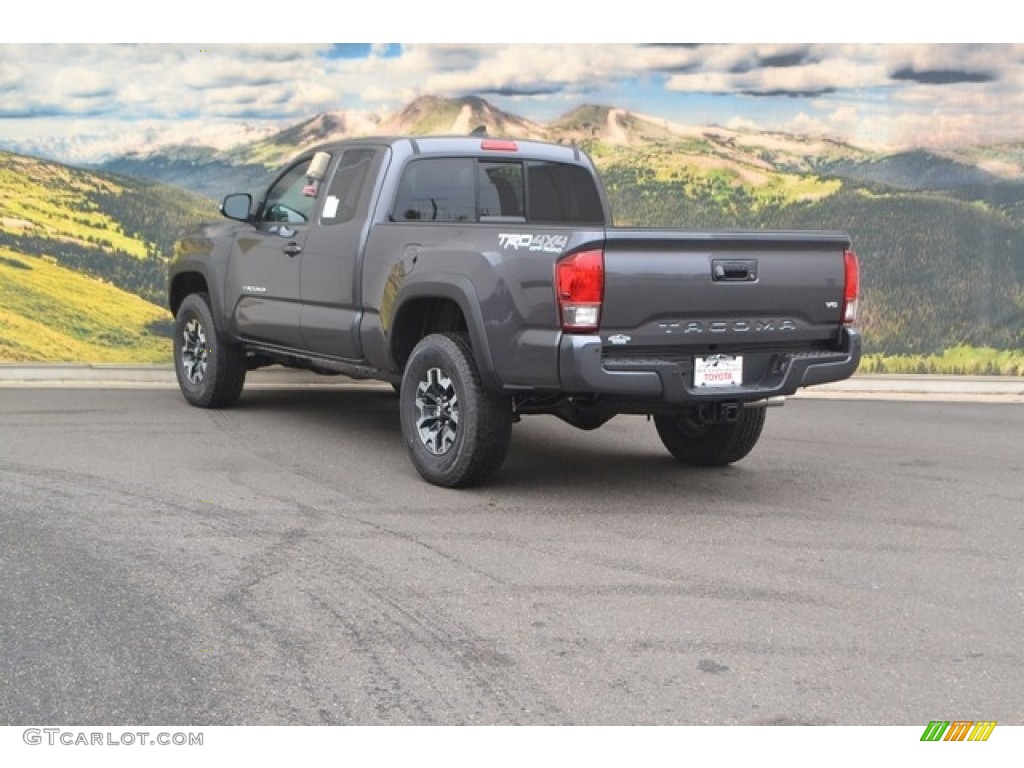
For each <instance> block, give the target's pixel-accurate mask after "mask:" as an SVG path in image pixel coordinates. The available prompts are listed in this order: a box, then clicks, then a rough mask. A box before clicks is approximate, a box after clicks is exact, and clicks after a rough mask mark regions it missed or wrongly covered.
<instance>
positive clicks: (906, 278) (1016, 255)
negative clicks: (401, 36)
mask: <svg viewBox="0 0 1024 768" xmlns="http://www.w3.org/2000/svg"><path fill="white" fill-rule="evenodd" d="M478 126H484V127H485V128H486V129H487V132H488V134H490V135H500V136H509V137H513V138H539V139H545V140H549V141H555V142H563V143H576V144H578V145H579V146H581V147H582V148H584V149H586V150H587V151H588V152H589V153H590V154H591V156H592V157H593V158H594V160H595V163H596V164H597V165H598V167H599V169H600V171H601V175H602V178H603V180H604V183H605V186H606V189H607V192H608V197H609V200H610V203H611V207H612V212H613V216H614V221H615V224H616V225H620V226H667V227H682V228H731V227H741V228H761V227H765V228H799V229H821V228H835V229H845V230H847V231H849V232H850V234H851V235H852V237H853V240H854V245H855V248H856V250H857V251H858V253H859V255H860V257H861V261H862V265H863V290H864V298H863V303H862V306H863V308H864V309H863V327H864V330H865V332H866V344H867V348H868V350H869V351H874V352H883V353H888V354H917V353H933V352H938V351H941V350H943V349H948V348H950V347H953V346H956V345H959V344H971V345H975V346H978V345H991V346H996V347H1000V348H1010V349H1012V348H1017V349H1021V348H1024V144H1021V143H1017V144H1013V143H1009V144H1002V145H998V146H993V147H964V148H961V149H958V150H955V151H952V150H951V151H944V152H941V153H940V152H936V151H930V150H927V151H926V150H915V151H908V152H896V153H884V152H878V151H875V150H869V149H865V148H862V147H857V146H853V145H851V144H847V143H844V142H841V141H837V140H833V139H828V138H823V137H817V136H801V135H794V134H786V133H782V132H778V131H758V130H754V129H751V128H744V127H728V128H727V127H723V126H692V125H685V124H681V123H675V122H672V121H668V120H664V119H661V118H658V117H654V116H650V115H642V114H637V113H633V112H629V111H627V110H624V109H620V108H617V107H613V106H604V105H585V106H581V107H579V108H577V109H574V110H572V111H571V112H569V113H568V114H566V115H563V116H562V117H560V118H558V119H556V120H553V121H551V122H550V123H547V124H543V125H542V124H539V123H535V122H532V121H530V120H526V119H524V118H521V117H517V116H515V115H512V114H510V113H507V112H504V111H502V110H500V109H498V108H496V107H494V106H493V105H492V104H489V103H488V102H487V101H485V100H483V99H480V98H476V97H466V98H461V99H445V98H440V97H423V98H420V99H417V100H416V101H414V102H412V103H411V104H409V105H408V106H406V107H405V108H404V109H402V110H401V111H399V112H398V113H396V114H394V115H392V116H390V117H387V118H374V117H373V116H368V115H354V114H351V113H324V114H321V115H316V116H314V117H312V118H310V119H309V120H306V121H303V122H302V123H298V124H296V125H294V126H291V127H289V128H287V129H285V130H283V131H280V132H278V133H276V134H273V135H269V136H264V137H262V138H260V139H259V140H256V141H249V142H247V143H242V144H238V145H236V146H235V147H233V148H232V149H230V150H215V149H212V148H209V147H202V146H198V145H195V144H191V145H183V146H181V147H174V148H166V147H165V148H164V149H162V150H160V151H158V152H153V153H150V154H147V155H133V156H130V157H123V158H120V159H118V160H117V161H112V162H111V163H109V164H108V166H107V168H108V169H110V168H116V169H118V170H120V171H123V172H132V173H137V174H138V175H145V176H150V177H156V178H160V179H163V180H167V181H172V182H174V183H178V184H181V185H182V186H188V187H190V188H192V189H194V190H198V191H200V192H201V193H203V194H206V195H208V196H210V197H213V198H215V199H219V198H220V197H221V196H222V195H223V194H224V193H226V192H229V191H235V190H241V189H248V188H252V187H254V186H257V185H261V184H263V183H265V181H266V180H267V178H268V173H269V170H270V166H276V165H277V164H279V163H280V162H282V161H283V160H284V159H286V158H287V157H290V156H293V155H294V154H297V153H298V152H300V151H302V150H303V149H305V148H307V147H308V146H311V145H314V144H318V143H321V142H323V141H329V140H333V139H336V138H343V137H346V136H352V135H364V134H413V135H422V134H426V133H444V134H453V133H454V134H468V133H469V132H470V131H472V130H473V129H475V128H477V127H478ZM18 162H20V163H22V164H24V163H25V162H28V159H27V158H22V159H21V160H20V161H18ZM51 172H52V171H51V170H48V169H47V168H33V169H23V170H22V171H21V179H22V182H19V183H24V184H26V185H27V187H28V188H29V189H30V190H33V191H31V193H30V195H29V202H31V205H32V206H35V207H34V209H31V210H28V211H27V212H26V211H25V210H23V208H24V206H22V209H18V210H13V209H11V208H10V205H9V204H7V203H5V204H7V205H8V210H7V211H6V212H4V211H3V209H0V217H3V218H0V246H3V245H5V244H8V245H9V244H10V242H11V239H12V238H16V237H17V238H19V244H18V245H17V247H15V246H10V247H11V248H12V249H13V250H15V251H18V252H20V253H23V254H36V253H44V254H56V255H55V256H54V258H56V259H58V261H59V263H61V264H64V265H68V266H74V267H75V268H78V269H81V270H83V271H88V272H89V273H90V274H93V275H100V276H103V277H105V278H107V279H111V280H114V281H115V282H116V283H117V284H118V285H120V286H122V287H125V288H127V289H128V290H131V291H133V292H135V293H138V294H139V295H142V296H144V297H149V298H152V299H153V300H154V301H162V296H161V294H160V289H159V288H158V286H160V285H161V281H162V280H163V275H162V266H161V265H160V264H159V263H158V261H155V260H154V259H153V258H152V257H153V255H154V254H155V253H164V252H166V249H167V248H169V242H170V241H169V239H164V240H161V242H160V243H159V244H158V243H156V241H155V240H154V239H153V238H152V237H142V238H141V239H140V237H138V236H137V234H138V233H140V232H141V231H142V229H141V227H140V225H139V224H137V223H133V222H135V218H133V216H135V217H137V214H138V211H136V213H135V214H132V213H131V211H130V209H132V206H130V205H126V204H125V203H124V202H123V201H124V200H125V199H129V200H130V199H136V198H137V199H139V200H147V198H146V195H148V194H155V195H157V196H158V197H159V198H160V199H161V200H163V201H164V202H162V203H157V204H156V205H155V206H154V204H153V203H152V202H148V201H147V202H145V203H144V204H142V206H141V208H140V209H139V210H146V211H150V212H152V211H154V210H160V211H163V212H164V213H165V214H172V213H173V212H175V211H178V212H179V213H174V214H173V216H172V218H173V219H174V222H175V224H174V225H161V226H158V227H157V229H158V230H160V231H162V232H164V233H170V232H172V231H180V228H178V227H177V224H183V223H184V222H185V221H186V220H195V214H194V212H193V213H191V214H187V215H186V214H185V213H183V211H184V210H185V209H188V207H189V205H192V204H195V198H189V197H187V196H186V197H183V198H181V199H178V200H174V199H171V198H170V197H168V195H169V193H168V192H167V189H168V188H166V187H160V185H156V184H152V183H151V182H142V181H139V180H136V181H135V182H131V181H129V180H128V179H125V178H123V177H116V176H109V175H104V174H95V175H92V176H86V177H83V179H82V180H80V181H79V182H75V183H80V184H84V185H86V186H85V187H83V190H84V191H83V192H81V193H80V194H78V195H77V196H76V195H74V194H72V195H71V196H70V197H68V198H65V197H62V195H61V194H57V195H54V194H52V190H51V189H50V188H49V182H47V181H46V178H47V175H46V174H47V173H51ZM2 173H3V170H2V168H0V174H2ZM71 173H72V170H71V169H67V168H66V167H62V169H61V170H60V174H58V175H62V176H61V178H62V179H63V180H62V181H60V182H59V183H57V189H58V190H61V189H63V187H64V186H68V185H71V186H74V184H72V182H71V181H69V180H68V179H64V178H63V177H64V176H67V175H68V174H71ZM0 178H3V177H2V175H0ZM39 179H41V180H42V181H41V182H40V181H38V180H39ZM89 184H91V185H93V187H96V189H92V188H91V187H88V185H89ZM147 184H148V185H149V186H146V185H147ZM111 185H113V186H111ZM131 185H134V186H131ZM107 187H110V188H111V189H113V188H114V187H117V188H123V189H127V188H129V187H130V188H131V194H128V195H125V194H124V193H121V194H120V195H117V194H109V195H105V196H104V195H101V194H100V193H99V192H98V191H97V190H98V189H100V188H107ZM16 188H17V185H15V186H14V187H12V188H11V189H12V195H13V190H14V189H16ZM89 190H91V191H89ZM0 191H2V190H0ZM179 194H180V195H185V193H179ZM6 198H7V196H6V195H5V200H6ZM118 200H120V201H122V202H121V203H120V204H119V205H118V204H116V203H115V201H118ZM184 200H191V201H193V202H192V203H189V204H188V205H186V204H184V203H183V201H184ZM32 201H34V202H32ZM97 201H98V202H97ZM75 206H77V208H76V207H75ZM91 206H96V208H95V210H98V211H101V212H106V214H105V215H106V217H107V218H105V219H101V220H99V219H94V218H91V215H90V216H84V215H83V213H82V212H83V211H85V212H91V211H93V210H94V208H93V207H91ZM69 207H70V210H71V212H70V213H69V212H68V210H69ZM122 209H128V210H127V211H126V210H122ZM115 210H117V211H118V212H117V215H114V212H115ZM206 210H212V206H210V205H209V203H208V202H207V208H206ZM44 214H45V216H44ZM40 216H43V219H40V218H39V217H40ZM62 216H63V218H61V217H62ZM90 222H94V223H93V226H95V228H96V229H97V230H98V231H97V232H90V233H83V232H77V231H74V230H71V231H64V230H61V229H60V227H59V226H58V225H60V226H71V224H74V225H75V226H76V227H82V226H85V225H86V224H89V223H90ZM43 224H46V225H47V226H49V227H51V228H56V229H54V232H53V233H51V234H50V235H49V237H48V238H44V239H43V240H42V241H40V240H39V239H38V238H37V239H35V240H33V239H32V238H33V237H37V236H38V233H39V231H41V230H39V229H34V228H38V227H41V226H42V225H43ZM118 227H120V229H118ZM89 237H92V238H93V240H90V239H89ZM132 243H134V244H132ZM82 249H86V250H88V249H91V250H88V253H86V252H85V251H83V250H82ZM114 252H117V253H114ZM140 256H143V257H146V258H141V259H140V258H139V257H140ZM14 269H20V268H18V267H14ZM22 271H24V270H22Z"/></svg>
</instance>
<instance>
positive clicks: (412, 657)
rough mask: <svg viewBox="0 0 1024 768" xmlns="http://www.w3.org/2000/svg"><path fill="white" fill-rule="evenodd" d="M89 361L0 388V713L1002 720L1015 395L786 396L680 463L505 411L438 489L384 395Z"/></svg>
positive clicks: (1022, 540) (641, 443)
mask: <svg viewBox="0 0 1024 768" xmlns="http://www.w3.org/2000/svg"><path fill="white" fill-rule="evenodd" d="M54 370H55V369H54ZM102 373H103V374H104V376H106V377H107V378H100V379H98V380H96V381H94V382H93V383H92V384H90V385H88V386H81V382H80V380H73V381H78V382H79V383H78V384H76V385H74V386H72V385H70V384H67V383H60V382H67V381H69V379H68V378H67V372H66V371H62V372H61V373H60V376H59V377H58V378H56V379H55V381H57V382H58V384H57V385H56V386H51V385H45V384H44V383H40V382H26V381H24V380H18V381H20V382H21V383H19V384H17V385H16V386H8V388H6V389H3V390H2V391H0V425H2V427H0V498H2V499H3V501H2V504H0V509H2V518H0V519H2V520H3V547H0V572H2V573H3V574H4V596H3V599H2V600H0V647H2V648H3V649H4V653H3V654H2V655H0V679H2V680H3V681H4V684H3V686H0V723H3V724H26V723H27V724H38V723H46V724H75V725H80V726H86V725H103V724H110V723H131V724H140V725H146V724H161V725H216V724H264V725H286V724H679V725H685V724H750V725H753V724H797V723H799V724H841V725H855V724H901V725H915V726H920V727H922V728H923V726H924V725H925V724H927V723H928V722H929V721H930V720H934V719H936V718H939V719H948V720H955V719H975V720H981V719H986V720H996V721H998V722H999V723H1000V725H1007V724H1024V664H1022V663H1021V652H1020V638H1021V637H1022V636H1024V564H1022V560H1021V557H1020V553H1021V552H1022V551H1024V518H1022V516H1021V512H1022V509H1024V503H1022V502H1024V486H1022V482H1021V478H1022V477H1024V453H1022V451H1021V447H1022V443H1021V435H1022V434H1024V409H1021V408H1020V406H1019V404H1017V402H1016V401H1014V402H1009V401H1004V402H948V401H943V400H942V399H941V398H931V397H927V398H925V399H921V400H918V401H916V402H905V401H891V400H879V399H872V398H873V397H875V395H871V397H868V394H867V393H865V394H862V395H857V396H855V397H853V398H852V399H846V398H847V397H848V395H843V399H828V398H819V399H814V398H810V397H799V398H794V399H793V400H792V401H791V402H790V403H788V404H787V405H786V406H785V407H784V408H781V409H772V410H771V411H770V412H769V414H768V424H767V427H766V431H765V435H764V437H763V438H762V441H761V443H760V444H759V445H758V446H757V448H756V449H755V450H754V452H753V453H752V454H751V455H750V456H749V457H748V458H747V459H745V460H744V461H742V462H740V463H739V464H737V465H736V466H733V467H729V468H720V469H713V470H704V471H699V470H695V469H688V468H685V467H682V466H680V465H678V464H677V463H676V462H675V461H673V460H672V459H671V457H669V455H668V454H667V452H666V451H665V450H664V449H663V448H662V446H661V445H660V443H659V442H658V439H657V436H656V434H655V431H654V429H653V427H652V426H651V425H650V424H649V423H647V421H646V420H645V419H643V418H642V417H618V418H616V419H613V420H612V421H611V422H609V423H608V424H607V425H605V426H604V427H602V428H601V429H599V430H597V431H595V432H590V433H584V432H579V431H577V430H574V429H572V428H570V427H568V426H567V425H565V424H563V423H561V422H559V421H558V420H556V419H554V418H551V417H526V418H524V419H523V422H522V423H521V424H518V425H516V427H515V429H514V431H513V440H512V447H511V451H510V455H509V459H508V461H507V462H506V464H505V466H504V467H503V468H502V470H501V471H500V472H499V473H498V474H497V475H496V477H495V478H494V481H493V482H492V483H491V484H489V485H487V486H485V487H483V488H478V489H471V490H466V491H451V490H446V489H440V488H435V487H433V486H429V485H427V484H425V483H424V482H423V481H422V480H421V479H420V478H419V476H418V475H417V474H416V472H415V470H414V469H413V468H412V466H411V464H410V462H409V461H408V458H407V456H406V455H405V452H404V448H403V446H402V443H401V439H400V435H399V423H398V413H397V401H396V399H395V397H394V395H393V394H392V393H391V392H390V389H389V388H385V387H382V386H380V385H376V384H369V383H358V382H346V383H342V384H340V385H332V386H327V387H324V386H317V385H315V384H313V383H310V384H309V385H308V386H302V385H300V384H299V383H297V382H294V381H292V382H291V386H287V387H284V386H280V384H281V383H283V382H282V381H281V380H277V379H272V380H271V381H270V383H269V384H265V385H264V384H262V383H261V381H262V379H263V377H258V378H257V377H254V379H256V380H255V381H254V382H253V386H251V387H250V388H247V390H246V392H245V393H244V394H243V397H242V400H241V402H240V403H239V406H238V407H236V408H233V409H230V410H224V411H208V410H201V409H196V408H190V407H189V406H187V405H186V404H185V403H184V401H183V400H182V398H181V396H180V394H179V393H178V392H176V391H175V390H174V388H173V384H172V383H170V382H168V380H167V379H168V377H167V371H162V372H161V371H152V370H150V373H154V374H157V375H158V376H159V378H158V380H156V381H153V382H150V383H149V384H144V383H143V384H140V383H139V382H125V381H123V380H122V381H120V382H117V383H116V384H115V383H112V382H111V381H110V378H109V377H110V371H109V369H103V370H102ZM133 375H135V374H133ZM265 375H266V376H267V377H270V376H274V375H280V374H275V373H273V372H267V373H266V374H265ZM6 381H7V382H8V384H10V383H11V382H12V379H10V378H9V377H8V378H7V379H6ZM275 382H276V383H275ZM876 394H877V393H876ZM906 394H907V396H910V395H914V396H915V397H918V398H922V397H924V396H923V395H921V393H906ZM953 394H956V395H957V396H960V394H958V393H950V396H952V395H953ZM974 396H979V395H974ZM986 396H992V395H991V393H990V394H989V395H986ZM1019 396H1020V395H1019V391H1018V393H1016V394H1014V393H1013V392H1009V393H1007V394H1006V395H999V397H1006V398H1016V397H1019ZM830 397H831V396H830Z"/></svg>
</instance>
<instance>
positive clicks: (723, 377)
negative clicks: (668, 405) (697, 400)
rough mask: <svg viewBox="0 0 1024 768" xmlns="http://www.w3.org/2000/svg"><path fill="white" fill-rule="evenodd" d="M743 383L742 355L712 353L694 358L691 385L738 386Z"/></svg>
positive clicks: (698, 386)
mask: <svg viewBox="0 0 1024 768" xmlns="http://www.w3.org/2000/svg"><path fill="white" fill-rule="evenodd" d="M741 384H743V356H742V355H737V356H733V355H712V356H711V357H698V358H695V359H694V367H693V386H694V387H697V388H698V389H699V388H701V387H738V386H740V385H741Z"/></svg>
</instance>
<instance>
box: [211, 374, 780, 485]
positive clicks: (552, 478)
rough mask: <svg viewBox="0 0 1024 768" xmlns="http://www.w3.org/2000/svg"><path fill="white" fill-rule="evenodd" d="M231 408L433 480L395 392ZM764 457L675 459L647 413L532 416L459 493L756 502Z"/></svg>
mask: <svg viewBox="0 0 1024 768" xmlns="http://www.w3.org/2000/svg"><path fill="white" fill-rule="evenodd" d="M227 413H231V414H232V417H231V418H232V420H241V421H243V422H249V421H250V417H251V423H252V424H256V423H263V424H264V425H265V427H266V428H268V429H275V430H277V429H282V430H284V429H286V430H288V431H290V432H293V433H295V434H297V435H303V434H308V435H310V436H311V437H315V441H316V444H317V445H319V446H321V447H322V446H325V445H330V444H331V443H333V442H334V441H337V443H338V444H339V445H341V444H348V445H352V444H353V441H358V443H359V445H360V449H361V450H363V451H372V452H374V453H379V454H380V457H379V459H380V463H381V464H382V465H386V466H389V467H394V468H395V471H396V474H397V476H396V477H395V482H396V483H403V484H404V483H406V482H412V483H423V482H424V481H423V480H422V479H421V478H420V477H419V476H418V475H417V474H416V471H415V469H414V468H413V467H412V464H411V463H410V462H409V460H408V457H407V455H406V450H405V447H404V445H403V444H402V437H401V427H400V422H399V414H398V400H397V397H396V396H395V394H394V393H393V392H392V391H391V390H390V389H385V388H382V387H379V386H375V385H368V386H367V387H366V388H360V387H351V386H346V387H337V388H331V387H324V388H304V389H252V390H246V392H245V393H244V394H243V396H242V399H241V400H240V401H239V404H238V406H237V407H236V408H234V409H231V411H229V412H227ZM756 454H757V451H756V450H755V452H754V454H752V456H751V457H750V458H748V459H747V460H745V461H744V462H743V463H741V464H737V465H734V466H730V467H718V468H712V469H702V468H694V467H688V466H685V465H683V464H680V463H679V462H678V461H676V460H675V459H674V458H672V457H671V456H670V455H669V454H668V452H667V451H666V450H665V448H664V447H663V446H662V445H661V443H660V441H659V439H658V437H657V434H656V432H655V429H654V425H653V424H652V423H650V422H648V421H647V420H646V419H645V418H643V417H637V416H620V417H617V418H615V419H613V420H612V421H611V422H609V423H608V424H606V425H605V426H603V427H601V428H600V429H597V430H594V431H591V432H583V431H580V430H578V429H575V428H573V427H570V426H568V425H567V424H564V423H563V422H561V421H559V420H558V419H557V418H554V417H551V416H527V417H524V418H523V419H522V421H521V422H520V423H518V424H516V425H515V426H514V427H513V430H512V442H511V446H510V448H509V453H508V456H507V458H506V460H505V463H504V465H503V466H502V468H501V469H500V470H499V471H498V472H497V473H496V474H495V475H494V476H493V477H492V478H491V479H490V480H489V481H488V482H487V483H485V484H484V485H483V486H481V487H479V488H475V489H467V490H463V491H457V492H458V493H463V494H487V495H490V496H505V495H506V494H515V495H516V496H517V497H519V496H533V495H551V494H552V493H554V494H557V493H558V492H559V491H565V492H567V493H574V494H578V493H579V492H581V491H585V492H586V494H587V496H588V497H599V496H600V495H601V494H602V493H612V492H614V493H615V494H616V495H617V496H621V495H622V494H623V493H624V492H632V493H633V494H634V495H635V496H636V497H637V498H642V497H644V496H646V495H650V494H657V495H662V494H664V493H666V492H670V491H671V492H674V493H677V494H679V495H680V496H683V497H694V498H696V497H698V496H700V495H702V494H707V493H709V492H712V491H713V492H714V493H715V494H716V495H717V497H718V498H719V499H728V498H732V499H733V500H736V501H746V500H754V499H757V498H759V497H760V498H763V496H764V494H765V492H766V489H765V488H764V487H763V485H764V484H763V483H762V482H761V480H763V478H764V475H763V473H761V472H759V471H757V460H756ZM438 490H442V489H438Z"/></svg>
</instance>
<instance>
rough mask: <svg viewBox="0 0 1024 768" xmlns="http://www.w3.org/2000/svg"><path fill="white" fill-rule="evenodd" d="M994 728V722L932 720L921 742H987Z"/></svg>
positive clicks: (922, 735)
mask: <svg viewBox="0 0 1024 768" xmlns="http://www.w3.org/2000/svg"><path fill="white" fill-rule="evenodd" d="M995 727H996V721H995V720H978V721H974V720H954V721H952V722H950V721H949V720H932V721H931V722H930V723H928V726H927V727H926V728H925V729H924V733H923V734H921V741H988V737H989V736H991V735H992V731H994V730H995Z"/></svg>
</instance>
